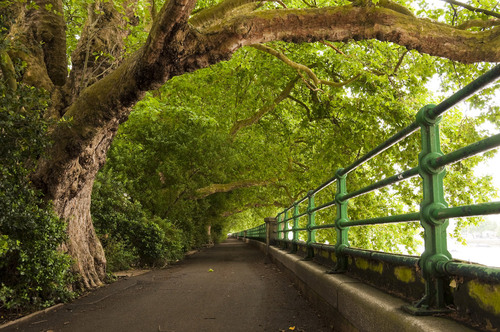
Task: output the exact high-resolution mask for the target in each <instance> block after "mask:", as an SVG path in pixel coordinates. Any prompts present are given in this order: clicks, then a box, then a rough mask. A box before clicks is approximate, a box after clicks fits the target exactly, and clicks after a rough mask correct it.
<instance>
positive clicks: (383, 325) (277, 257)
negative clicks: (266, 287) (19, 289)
mask: <svg viewBox="0 0 500 332" xmlns="http://www.w3.org/2000/svg"><path fill="white" fill-rule="evenodd" d="M245 241H246V242H247V243H249V244H252V245H255V246H257V247H259V248H260V249H261V250H262V251H263V252H265V253H266V252H268V253H269V257H270V258H271V259H272V261H273V262H274V263H275V264H277V265H278V266H279V267H280V268H282V270H283V271H284V272H285V273H287V274H288V275H289V277H290V278H291V279H292V280H293V281H294V282H295V284H296V285H297V287H298V288H299V289H300V290H301V291H302V293H303V294H304V295H305V296H306V297H307V298H308V299H309V301H310V302H311V304H313V305H315V306H316V308H317V309H318V311H319V312H321V313H322V314H323V315H325V316H326V317H327V319H328V320H329V321H330V323H331V324H332V326H334V331H349V332H352V331H363V332H365V331H366V332H369V331H374V332H380V331H384V332H390V331H394V332H402V331H408V332H410V331H411V332H417V331H426V332H431V331H432V332H435V331H453V332H465V331H473V330H471V329H470V328H468V327H466V326H463V325H461V324H459V323H457V322H455V321H452V320H449V319H446V318H439V317H429V316H425V317H417V316H412V315H410V314H407V313H405V312H404V311H403V310H401V306H403V305H405V304H408V303H406V302H404V301H403V300H401V299H398V298H396V297H393V296H391V295H389V294H387V293H384V292H382V291H380V290H377V289H375V288H373V287H371V286H369V285H367V284H364V283H363V282H361V281H359V280H356V279H353V278H350V277H348V276H346V275H342V274H336V275H332V274H327V273H326V271H327V268H326V267H325V266H322V265H320V264H318V263H315V262H313V261H304V260H303V258H302V257H300V256H298V255H293V254H290V253H288V252H287V251H283V250H281V249H278V248H276V247H273V246H270V247H269V248H268V247H267V246H266V244H265V243H262V242H259V241H254V240H249V239H246V240H245Z"/></svg>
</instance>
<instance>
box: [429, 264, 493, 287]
mask: <svg viewBox="0 0 500 332" xmlns="http://www.w3.org/2000/svg"><path fill="white" fill-rule="evenodd" d="M437 268H438V271H439V272H444V273H446V274H448V275H453V276H458V277H465V278H469V279H473V280H476V279H480V280H485V281H494V282H498V280H500V269H499V268H496V267H488V266H482V265H477V264H469V263H461V262H456V261H448V262H445V263H439V264H438V265H437Z"/></svg>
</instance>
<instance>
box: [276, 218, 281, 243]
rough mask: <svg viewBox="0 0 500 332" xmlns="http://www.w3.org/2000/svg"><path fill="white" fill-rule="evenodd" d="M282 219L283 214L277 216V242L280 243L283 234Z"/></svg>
mask: <svg viewBox="0 0 500 332" xmlns="http://www.w3.org/2000/svg"><path fill="white" fill-rule="evenodd" d="M281 219H282V213H281V212H280V213H278V215H277V216H276V240H277V241H279V240H281V237H282V233H280V230H281Z"/></svg>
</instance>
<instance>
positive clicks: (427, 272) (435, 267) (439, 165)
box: [242, 65, 500, 314]
mask: <svg viewBox="0 0 500 332" xmlns="http://www.w3.org/2000/svg"><path fill="white" fill-rule="evenodd" d="M499 77H500V65H497V66H496V67H494V68H493V69H491V70H490V71H488V72H487V73H485V74H484V75H482V76H480V77H479V78H478V79H476V80H475V81H473V82H472V83H470V84H469V85H467V86H466V87H464V88H463V89H461V90H460V91H458V92H456V93H455V94H453V95H452V96H451V97H449V98H447V99H446V100H444V101H442V102H441V103H440V104H438V105H427V106H425V107H423V108H422V109H420V111H419V112H418V113H417V115H416V120H415V121H414V122H413V123H411V124H410V125H409V126H407V127H406V128H404V129H403V130H401V131H399V132H398V133H396V134H395V135H393V136H392V137H391V138H389V139H388V140H386V141H385V142H383V143H381V144H380V145H379V146H377V147H376V148H374V149H373V150H372V151H370V152H368V153H367V154H366V155H364V156H363V157H361V158H359V159H358V160H356V161H355V162H353V163H352V164H351V165H349V166H347V167H345V168H340V169H338V170H337V172H336V174H335V176H333V177H332V178H330V179H328V180H327V181H326V182H324V183H323V184H321V185H320V186H318V187H317V188H316V189H314V190H311V191H309V192H308V194H307V196H306V197H303V198H302V199H300V200H298V201H296V202H295V203H294V204H293V205H292V206H290V207H288V208H287V209H285V210H284V211H282V212H280V213H279V214H278V215H277V218H276V219H277V224H278V230H277V232H278V240H279V241H281V242H291V249H292V252H294V251H297V245H298V243H299V232H304V231H305V232H307V241H306V243H305V244H306V246H307V257H306V258H312V257H313V255H314V250H313V249H314V247H316V246H318V244H317V243H315V242H316V241H315V234H316V231H317V230H319V229H326V228H330V229H335V230H336V234H337V240H336V244H335V249H334V250H335V254H336V257H337V265H336V267H335V268H334V271H333V272H334V273H341V272H344V271H346V268H347V262H348V261H347V254H348V253H349V254H352V253H354V252H356V251H358V253H360V252H361V251H360V250H357V249H354V248H349V241H348V231H349V227H354V226H364V225H376V224H387V223H400V222H414V221H420V223H421V225H422V227H423V228H424V242H425V250H424V252H423V254H422V255H421V256H420V259H418V264H419V267H420V269H421V271H422V275H423V278H424V280H425V294H424V297H423V298H422V299H421V300H420V301H418V302H417V303H415V304H414V305H413V306H409V307H408V308H407V310H408V311H411V312H412V313H414V314H426V313H435V312H439V311H445V310H446V303H445V300H444V282H445V277H446V276H449V275H473V276H478V275H483V276H486V277H488V278H493V279H495V280H500V269H495V268H487V267H481V266H477V265H473V266H472V265H468V264H461V263H456V262H453V261H452V260H451V259H452V257H451V255H450V253H449V251H448V249H447V236H446V228H447V226H448V218H456V217H470V216H480V215H488V214H498V213H500V202H490V203H484V204H475V205H467V206H458V207H451V208H450V207H448V205H447V203H446V201H445V198H444V188H443V178H444V176H445V174H446V171H445V166H446V165H449V164H452V163H455V162H458V161H460V160H462V159H465V158H468V157H471V156H474V155H477V154H479V153H482V152H485V151H488V150H490V149H494V148H496V147H498V146H500V134H497V135H494V136H491V137H488V138H486V139H483V140H481V141H479V142H476V143H474V144H471V145H469V146H466V147H463V148H461V149H458V150H456V151H454V152H451V153H448V154H443V152H442V151H441V146H440V135H439V122H440V121H441V115H442V114H443V113H444V112H446V111H447V110H449V109H450V108H451V107H453V106H455V105H456V104H457V103H459V102H461V101H463V100H465V99H466V98H468V97H470V96H472V95H473V94H475V93H477V92H478V91H479V90H481V89H482V88H484V87H485V86H487V85H488V84H490V83H493V82H495V81H496V80H497V79H498V78H499ZM419 129H420V132H421V152H420V154H419V156H418V167H415V168H412V169H409V170H406V171H404V172H402V173H399V174H396V175H393V176H391V177H388V178H385V179H383V180H380V181H378V182H375V183H372V184H370V185H368V186H366V187H364V188H361V189H358V190H356V191H353V192H348V191H347V186H346V182H347V175H348V174H349V173H350V172H352V171H354V170H355V169H356V168H358V167H359V166H361V165H362V164H364V163H365V162H367V161H369V160H370V159H372V158H373V157H375V156H377V155H378V154H380V153H382V152H384V151H385V150H387V149H388V148H390V147H391V146H393V145H395V144H397V143H399V142H401V141H402V140H403V139H405V138H407V137H408V136H410V135H412V134H414V133H415V132H416V131H418V130H419ZM417 175H419V176H420V177H421V178H422V192H423V199H422V201H421V203H420V209H419V211H418V212H412V213H406V214H401V215H393V216H383V217H378V218H371V219H362V220H349V217H348V206H347V202H348V200H349V199H351V198H354V197H358V196H361V195H364V194H366V193H369V192H371V191H374V190H376V189H380V188H384V187H387V186H390V185H393V184H395V183H398V182H400V181H403V180H406V179H410V178H412V177H415V176H417ZM334 183H336V195H335V199H334V200H333V201H330V202H327V203H324V204H322V205H319V206H315V202H314V198H315V195H316V194H318V193H319V192H320V191H322V190H323V189H325V188H326V187H328V186H330V185H332V184H334ZM306 200H307V202H308V205H307V209H306V211H305V212H303V213H299V208H298V207H299V205H300V204H301V203H304V202H305V201H306ZM333 206H335V207H336V212H337V215H336V218H335V222H334V223H332V224H326V225H316V224H315V214H316V213H317V212H318V211H321V210H323V209H326V208H329V207H333ZM306 216H307V225H306V226H305V227H299V219H300V218H302V217H306ZM289 222H291V223H292V228H289ZM261 227H265V224H264V225H260V226H258V227H256V228H253V229H251V230H248V231H247V237H254V238H260V239H264V238H265V234H266V233H265V229H264V230H262V229H261ZM290 233H291V234H292V239H291V240H289V234H290ZM242 236H243V235H242ZM379 255H382V256H384V257H385V259H390V260H394V261H400V263H402V264H406V263H408V262H407V261H408V259H409V258H410V257H408V256H406V257H405V256H396V255H391V254H386V253H381V254H379ZM389 257H391V258H389ZM413 261H415V259H413V260H412V262H413Z"/></svg>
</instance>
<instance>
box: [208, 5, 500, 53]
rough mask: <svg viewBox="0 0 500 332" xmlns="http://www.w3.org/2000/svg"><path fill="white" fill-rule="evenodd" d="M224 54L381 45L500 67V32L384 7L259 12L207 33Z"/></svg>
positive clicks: (214, 28) (209, 30)
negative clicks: (285, 46)
mask: <svg viewBox="0 0 500 332" xmlns="http://www.w3.org/2000/svg"><path fill="white" fill-rule="evenodd" d="M207 32H210V34H209V35H208V36H207V37H209V38H210V39H211V40H213V41H214V42H215V40H217V42H218V43H219V44H220V47H219V50H220V51H224V52H230V53H232V52H234V50H236V49H237V48H240V47H241V46H244V45H252V44H255V43H264V42H268V41H273V40H282V41H288V42H295V43H299V42H316V41H322V40H329V41H340V42H346V41H349V40H366V39H378V40H380V41H390V42H393V43H396V44H399V45H401V46H405V47H406V48H407V49H409V50H413V49H415V50H417V51H419V52H421V53H427V54H430V55H433V56H439V57H445V58H448V59H450V60H454V61H459V62H462V63H473V62H480V61H490V62H497V61H500V29H499V28H494V29H491V30H488V31H481V32H471V31H463V30H459V29H456V28H454V27H451V26H448V25H446V24H442V23H437V22H432V21H430V20H425V19H419V18H417V17H413V16H410V15H404V14H401V13H398V12H395V11H393V10H390V9H387V8H380V7H350V6H347V7H337V8H321V9H280V10H275V11H260V12H259V11H257V12H254V13H252V14H247V15H241V16H238V17H234V18H233V19H231V20H229V21H227V22H226V23H225V24H223V25H219V26H214V27H212V28H210V29H208V30H207Z"/></svg>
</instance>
